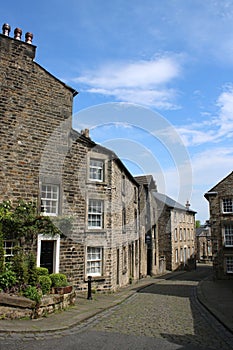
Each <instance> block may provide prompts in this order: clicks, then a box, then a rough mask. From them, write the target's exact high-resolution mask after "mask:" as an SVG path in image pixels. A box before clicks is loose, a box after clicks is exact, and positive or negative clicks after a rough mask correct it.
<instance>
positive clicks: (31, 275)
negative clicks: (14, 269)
mask: <svg viewBox="0 0 233 350" xmlns="http://www.w3.org/2000/svg"><path fill="white" fill-rule="evenodd" d="M26 260H27V265H28V266H27V267H28V283H29V284H31V285H36V283H37V282H38V274H37V270H36V257H35V255H34V254H33V253H32V252H30V253H29V254H28V256H27V259H26Z"/></svg>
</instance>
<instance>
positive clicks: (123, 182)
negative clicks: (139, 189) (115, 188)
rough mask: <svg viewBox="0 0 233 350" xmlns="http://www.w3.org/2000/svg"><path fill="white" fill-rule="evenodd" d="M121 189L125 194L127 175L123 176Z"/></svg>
mask: <svg viewBox="0 0 233 350" xmlns="http://www.w3.org/2000/svg"><path fill="white" fill-rule="evenodd" d="M121 186H122V187H121V191H122V194H123V196H125V175H123V176H122V183H121Z"/></svg>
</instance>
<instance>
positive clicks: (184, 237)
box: [184, 228, 186, 241]
mask: <svg viewBox="0 0 233 350" xmlns="http://www.w3.org/2000/svg"><path fill="white" fill-rule="evenodd" d="M184 241H186V228H184Z"/></svg>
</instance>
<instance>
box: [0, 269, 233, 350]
mask: <svg viewBox="0 0 233 350" xmlns="http://www.w3.org/2000/svg"><path fill="white" fill-rule="evenodd" d="M208 273H210V268H209V267H208V266H201V267H198V269H197V270H195V271H191V272H186V273H185V274H182V275H179V276H176V277H174V278H172V279H161V278H160V279H158V280H157V281H156V280H155V283H153V284H152V285H150V286H148V287H146V288H144V289H142V290H141V291H140V292H138V293H136V294H134V295H133V296H132V297H130V298H129V299H128V300H127V301H125V302H124V303H122V304H120V305H118V306H116V307H114V308H112V309H110V310H108V311H105V312H103V313H102V314H100V315H98V316H95V317H93V318H92V319H90V320H88V321H86V322H85V323H83V324H82V325H79V326H77V327H74V328H72V329H69V330H66V331H63V332H60V333H58V332H55V333H50V334H48V333H43V334H26V335H24V336H22V335H18V334H12V335H9V336H8V337H6V338H5V339H2V340H1V341H0V349H1V350H2V349H7V350H15V349H17V350H29V349H30V350H38V349H41V350H42V349H43V350H51V349H56V350H64V349H69V350H76V349H78V350H82V349H85V350H89V349H95V350H98V349H101V350H105V349H120V350H126V349H127V350H130V349H134V350H139V349H140V350H141V349H162V350H163V349H164V350H166V349H190V350H191V349H193V350H194V349H199V350H200V349H205V350H207V349H218V350H219V349H221V350H224V349H233V336H232V334H231V333H229V332H228V331H227V330H226V329H225V328H224V327H223V326H222V325H221V324H220V323H219V322H218V321H217V320H216V319H215V318H214V317H213V316H212V315H211V314H210V313H209V312H208V311H207V310H206V309H205V308H204V307H203V306H202V305H201V304H200V303H199V302H198V300H197V296H196V286H197V284H198V282H199V281H200V280H202V279H203V278H205V277H206V276H207V275H208ZM51 321H52V319H51Z"/></svg>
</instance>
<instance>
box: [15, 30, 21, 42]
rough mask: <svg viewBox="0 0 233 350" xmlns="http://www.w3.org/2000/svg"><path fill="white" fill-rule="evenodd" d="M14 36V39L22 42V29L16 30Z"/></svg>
mask: <svg viewBox="0 0 233 350" xmlns="http://www.w3.org/2000/svg"><path fill="white" fill-rule="evenodd" d="M14 35H15V36H14V39H16V40H21V36H22V30H21V29H20V28H15V30H14Z"/></svg>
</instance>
